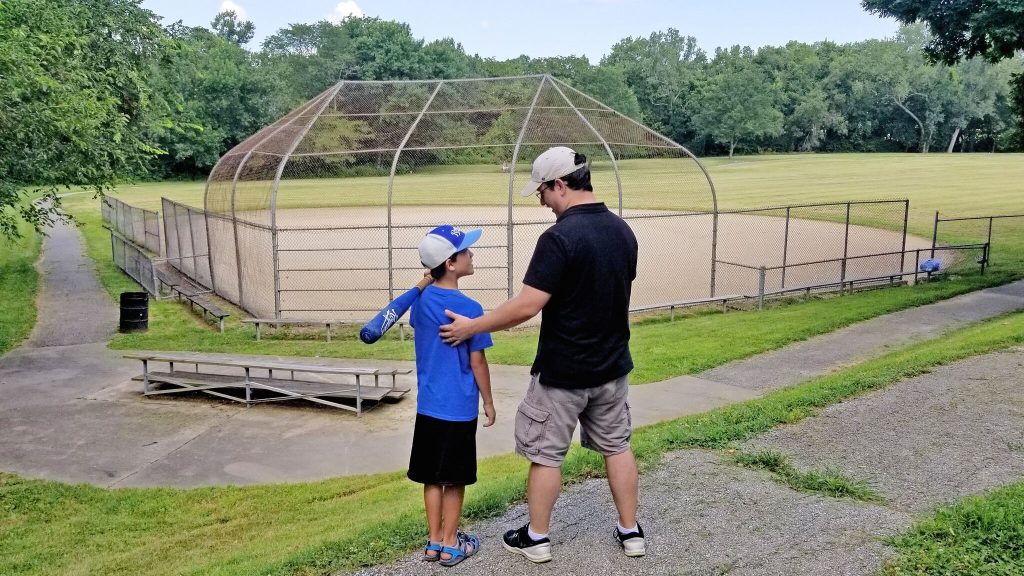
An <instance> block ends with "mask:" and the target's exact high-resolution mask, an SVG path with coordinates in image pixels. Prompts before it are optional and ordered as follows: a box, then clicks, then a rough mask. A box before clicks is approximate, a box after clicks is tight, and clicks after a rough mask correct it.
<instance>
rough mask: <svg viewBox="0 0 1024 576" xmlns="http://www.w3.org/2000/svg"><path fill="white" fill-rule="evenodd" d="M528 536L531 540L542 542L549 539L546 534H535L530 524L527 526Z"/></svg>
mask: <svg viewBox="0 0 1024 576" xmlns="http://www.w3.org/2000/svg"><path fill="white" fill-rule="evenodd" d="M526 534H527V536H529V537H530V540H542V539H544V538H547V537H548V535H547V533H546V532H545V533H544V534H538V533H537V532H534V531H533V526H531V525H529V524H527V525H526Z"/></svg>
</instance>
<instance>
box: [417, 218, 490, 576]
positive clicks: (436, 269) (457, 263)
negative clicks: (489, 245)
mask: <svg viewBox="0 0 1024 576" xmlns="http://www.w3.org/2000/svg"><path fill="white" fill-rule="evenodd" d="M480 234H481V231H480V230H472V231H470V232H462V231H461V230H458V229H456V228H453V227H452V226H448V225H445V226H438V227H437V228H434V229H433V230H431V231H430V232H429V233H427V235H426V236H425V237H424V238H423V240H422V241H420V245H419V253H420V261H421V262H422V264H423V265H424V266H425V267H427V268H428V269H429V270H430V277H431V278H433V281H434V282H433V284H431V285H426V287H425V288H423V294H421V295H420V297H419V300H417V301H416V303H415V304H414V305H413V307H412V313H411V315H410V324H411V325H412V327H413V329H414V330H415V336H414V343H415V348H416V378H417V384H418V393H417V398H416V427H415V430H414V432H413V440H412V455H411V456H410V458H409V474H408V476H409V479H410V480H412V481H414V482H419V483H421V484H423V485H424V486H423V503H424V506H425V507H426V511H427V527H428V529H429V531H430V535H429V539H428V540H427V546H426V548H425V549H424V551H423V559H424V560H426V561H439V562H440V564H441V565H443V566H454V565H456V564H458V563H459V562H461V561H463V560H465V559H466V558H468V557H469V556H472V555H473V554H474V553H476V551H477V550H479V549H480V539H479V538H477V537H476V536H475V535H472V534H465V533H463V532H461V531H459V530H458V527H459V515H460V514H461V513H462V501H463V498H464V496H465V493H466V485H467V484H473V483H475V482H476V424H477V415H478V414H479V410H480V409H479V402H480V397H481V396H482V397H483V401H484V414H485V415H486V416H487V422H486V423H484V426H485V427H486V426H491V425H492V424H494V417H495V412H494V400H493V398H492V397H491V376H490V371H489V369H488V367H487V358H486V356H485V355H484V349H485V348H489V347H491V345H492V342H491V336H490V334H487V333H484V334H479V335H477V336H474V337H473V338H471V339H469V340H467V341H466V342H464V343H462V344H460V345H459V346H454V347H453V346H449V345H448V344H445V343H444V342H443V341H442V340H441V338H440V337H438V331H439V328H440V326H441V324H447V323H448V317H447V316H445V309H448V310H457V311H459V313H460V314H464V315H466V316H469V317H477V316H480V315H482V314H483V307H481V306H480V304H479V303H477V302H475V301H474V300H472V299H470V298H468V297H466V296H465V295H464V294H463V293H462V292H459V278H461V277H463V276H469V275H470V274H472V273H473V253H472V252H471V251H470V250H469V247H470V246H471V245H472V244H473V243H475V242H476V241H477V240H478V239H479V238H480ZM424 280H425V281H426V280H427V279H426V278H425V279H424ZM424 285H425V283H421V286H424Z"/></svg>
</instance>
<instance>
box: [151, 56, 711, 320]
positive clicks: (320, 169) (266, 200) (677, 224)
mask: <svg viewBox="0 0 1024 576" xmlns="http://www.w3.org/2000/svg"><path fill="white" fill-rule="evenodd" d="M555 145H566V146H571V147H573V148H575V149H576V150H577V151H579V152H581V153H583V154H586V155H587V157H588V158H589V160H590V164H591V168H592V171H593V183H594V187H595V191H596V193H597V196H598V198H599V199H600V200H602V201H604V202H606V203H607V204H608V206H609V208H611V209H612V210H614V211H616V212H617V213H619V214H621V215H622V216H623V217H624V218H626V219H627V220H628V221H629V222H630V224H631V225H632V227H633V229H634V231H635V232H636V233H637V237H638V239H639V240H640V242H641V262H640V271H639V277H638V279H637V283H636V285H635V288H634V295H633V303H634V305H638V306H642V305H650V304H654V303H658V302H663V301H671V300H683V299H697V298H701V297H707V296H708V295H709V294H710V292H711V290H712V285H711V282H710V269H711V266H712V257H711V246H712V242H713V239H714V236H715V234H714V228H713V225H714V217H713V213H714V212H715V209H716V203H715V198H714V190H713V188H712V186H711V182H710V179H709V178H708V176H707V174H706V173H705V172H704V170H703V168H702V167H701V166H700V165H699V163H698V162H697V161H696V159H695V158H694V157H693V156H692V155H691V154H690V153H689V152H688V151H686V150H685V149H683V148H682V147H681V146H679V145H678V144H675V143H673V142H672V141H670V140H668V139H667V138H665V137H663V136H660V135H658V134H656V133H654V132H653V131H651V130H649V129H647V128H645V127H644V126H642V125H640V124H638V123H637V122H635V121H633V120H632V119H630V118H627V117H625V116H623V115H621V114H618V113H616V112H614V111H613V110H611V109H610V108H609V107H607V106H605V105H603V104H601V103H599V102H597V101H595V100H593V99H592V98H590V97H588V96H586V95H584V94H582V93H580V92H578V91H577V90H575V89H573V88H571V87H569V86H568V85H566V84H564V83H562V82H561V81H559V80H557V79H554V78H552V77H550V76H546V75H542V76H527V77H514V78H493V79H479V80H443V81H441V80H431V81H413V82H347V81H346V82H341V83H339V84H337V85H335V86H332V87H331V88H329V89H328V90H326V91H324V92H323V93H321V94H320V95H318V96H317V97H316V98H314V99H313V100H311V101H310V102H308V103H307V104H305V105H303V106H302V107H300V108H298V109H296V110H295V111H293V112H292V113H290V114H288V115H287V116H285V117H284V118H282V119H281V120H279V121H277V122H275V123H274V124H272V125H270V126H268V127H266V128H264V129H263V130H261V131H260V132H258V133H257V134H255V135H253V136H252V137H251V138H249V139H247V140H245V141H244V142H242V143H241V144H240V145H239V146H237V147H236V148H234V149H232V150H231V151H230V152H228V153H227V154H226V155H225V156H224V157H223V158H221V160H220V162H219V163H218V164H217V166H216V167H215V168H214V169H213V171H212V172H211V174H210V177H209V180H208V184H207V190H206V198H205V208H206V211H207V213H208V220H207V222H206V226H205V232H204V234H202V235H195V232H194V231H190V232H188V233H187V234H185V235H183V236H181V239H180V240H179V239H178V237H175V239H174V243H175V244H174V245H175V251H176V255H175V256H174V257H175V258H179V261H180V262H181V266H182V267H183V268H187V269H188V270H189V271H192V272H194V273H196V274H200V275H203V276H205V277H208V278H209V279H210V282H211V284H212V287H213V289H214V290H216V292H217V293H218V294H220V295H221V296H223V297H225V298H226V299H228V300H230V301H232V302H235V303H238V304H240V305H241V306H242V307H243V308H245V309H246V310H248V311H249V312H250V313H252V314H253V315H256V316H259V317H281V318H310V319H313V318H320V319H325V318H340V319H346V318H365V317H368V316H369V315H371V314H372V313H374V312H376V311H377V310H379V309H380V308H381V307H383V306H384V305H385V304H386V303H387V302H388V301H389V300H390V299H391V298H392V297H393V296H394V295H396V294H397V292H399V291H401V290H404V289H405V288H406V287H407V286H410V285H411V284H413V283H415V282H416V281H417V279H418V278H419V277H420V276H421V275H422V273H423V269H422V266H421V265H420V263H419V259H418V256H417V252H416V246H417V244H418V242H419V240H420V238H422V236H423V235H424V234H425V233H426V232H427V231H428V230H430V229H431V228H433V227H434V226H436V225H438V224H441V223H450V224H453V225H455V226H458V227H463V228H476V227H479V228H483V230H484V236H483V239H482V240H481V241H480V243H479V244H478V246H476V247H474V253H475V258H474V261H475V264H476V273H475V274H474V275H473V276H471V277H468V278H465V279H464V280H463V282H462V283H460V286H461V287H463V288H464V290H465V291H466V292H468V293H469V294H470V295H471V296H473V297H474V298H476V299H478V300H480V301H481V303H483V305H484V306H485V307H486V308H493V307H495V306H497V305H498V304H500V303H501V302H503V301H504V300H505V299H507V298H508V297H509V296H511V295H512V294H513V293H514V292H515V291H517V290H518V285H519V282H520V280H521V279H522V277H523V274H524V272H525V269H526V265H527V263H528V261H529V258H530V255H531V254H532V251H533V247H534V245H535V244H536V240H537V237H538V236H539V235H540V234H541V233H542V232H543V231H544V230H545V229H546V228H547V227H549V226H550V225H551V224H552V222H553V220H554V216H553V214H551V212H550V210H548V209H546V208H543V207H541V206H539V203H538V202H537V200H536V198H533V197H529V198H522V197H520V196H519V194H518V191H519V189H520V188H521V187H522V186H523V184H524V183H525V182H526V180H528V178H529V172H530V162H532V160H533V158H535V157H536V156H537V155H538V154H540V153H541V152H543V151H544V150H546V149H547V148H549V147H550V146H555ZM165 213H166V208H165ZM165 218H166V215H165ZM173 218H174V222H175V223H176V224H178V223H181V222H191V217H190V216H189V215H187V214H186V215H184V216H182V214H181V209H180V208H179V209H178V214H177V215H176V216H173ZM183 218H184V220H182V219H183ZM207 233H208V236H207ZM186 237H187V238H188V242H189V244H188V245H186V244H184V243H185V239H186ZM196 241H198V243H197V246H196V247H194V248H193V247H192V246H191V243H193V242H196ZM179 242H180V243H181V244H179ZM680 243H682V244H685V245H686V246H687V247H689V248H692V249H688V250H685V251H679V250H676V248H678V246H679V244H680ZM170 244H171V240H170V239H168V245H169V247H168V250H169V251H170V250H171V248H170ZM199 246H202V250H200V247H199ZM186 249H187V250H186ZM186 252H188V254H187V255H186ZM200 254H202V255H200ZM206 254H208V256H205V255H206ZM204 258H205V260H204Z"/></svg>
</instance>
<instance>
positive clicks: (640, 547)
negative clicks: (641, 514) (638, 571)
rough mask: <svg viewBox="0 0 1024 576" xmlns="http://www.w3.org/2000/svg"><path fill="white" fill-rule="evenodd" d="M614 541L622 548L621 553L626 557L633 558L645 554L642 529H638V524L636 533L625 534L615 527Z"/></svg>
mask: <svg viewBox="0 0 1024 576" xmlns="http://www.w3.org/2000/svg"><path fill="white" fill-rule="evenodd" d="M615 540H616V541H618V543H619V545H620V546H622V551H623V553H625V554H626V556H629V557H631V558H635V557H637V556H643V555H644V554H646V553H647V545H646V542H645V541H644V529H643V528H641V527H640V523H639V522H637V524H636V531H630V532H627V533H625V534H623V533H622V532H619V528H618V527H616V528H615Z"/></svg>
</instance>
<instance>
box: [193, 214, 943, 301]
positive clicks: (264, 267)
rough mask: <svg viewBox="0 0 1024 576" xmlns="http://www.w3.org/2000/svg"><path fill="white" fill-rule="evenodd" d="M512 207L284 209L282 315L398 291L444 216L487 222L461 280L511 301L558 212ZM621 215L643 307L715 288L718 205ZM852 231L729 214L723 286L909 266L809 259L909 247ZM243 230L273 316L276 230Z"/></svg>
mask: <svg viewBox="0 0 1024 576" xmlns="http://www.w3.org/2000/svg"><path fill="white" fill-rule="evenodd" d="M512 216H513V221H514V222H515V223H514V224H513V226H512V227H511V230H510V228H509V227H508V225H507V224H506V222H507V219H508V209H507V208H505V207H501V206H462V207H452V206H418V207H415V206H398V207H394V208H393V209H392V222H391V225H392V231H391V234H390V238H389V234H388V230H387V227H386V226H385V224H386V222H387V211H386V209H385V208H384V207H352V208H302V209H288V210H282V209H279V210H278V211H277V226H278V228H279V232H278V249H279V263H278V265H279V268H280V271H281V272H280V273H281V280H280V288H281V309H282V317H285V318H288V317H302V318H339V319H346V318H355V319H359V318H365V317H368V316H369V315H370V314H372V313H373V312H375V311H377V310H379V309H380V308H381V307H382V306H383V305H384V304H386V303H387V301H388V300H389V292H388V287H389V281H390V282H393V284H391V285H393V286H394V288H395V290H396V291H399V290H401V289H404V287H406V286H410V285H412V284H414V283H415V282H416V280H417V279H418V278H419V277H420V275H421V274H422V267H421V265H420V263H419V261H418V256H417V252H416V245H417V243H418V242H419V239H420V238H421V237H422V236H423V234H425V233H426V232H427V231H428V230H429V229H430V228H432V227H433V226H436V225H437V224H440V223H452V224H455V225H457V226H461V227H467V228H468V227H479V228H483V230H484V235H483V238H482V239H481V241H480V242H479V244H478V245H477V246H476V247H475V248H474V253H475V265H476V274H474V275H473V276H471V277H469V278H466V279H464V281H463V283H462V287H463V289H464V290H465V291H467V292H468V293H469V294H470V295H471V296H473V297H474V298H476V299H477V300H479V301H481V303H483V305H484V306H485V308H493V307H495V306H497V305H498V304H500V303H501V302H503V301H505V299H506V298H507V297H508V290H509V288H510V287H511V289H512V290H513V292H515V291H517V290H518V288H519V285H520V282H521V280H522V277H523V274H524V272H525V271H526V267H527V265H528V264H529V259H530V256H531V255H532V253H533V248H534V246H535V245H536V241H537V238H538V236H540V234H541V233H542V232H543V231H544V230H546V229H547V228H548V227H549V226H551V224H553V223H554V215H553V214H552V213H551V211H550V210H548V209H546V208H541V207H536V206H530V207H524V206H514V207H513V212H512ZM623 216H624V217H625V218H626V220H627V221H628V222H629V224H630V226H631V227H632V228H633V230H634V232H635V233H636V235H637V239H638V241H639V243H640V262H639V266H638V273H637V280H636V282H635V283H634V287H633V297H632V305H633V306H634V307H641V306H648V305H654V304H661V303H666V302H678V301H685V300H695V299H701V298H707V297H709V296H710V295H711V291H712V286H711V261H712V256H711V255H712V222H713V217H712V216H711V215H709V214H699V215H691V214H685V213H679V212H668V211H651V210H646V211H635V210H626V211H624V212H623ZM845 231H846V227H845V225H844V223H842V222H838V223H837V222H829V221H821V220H807V219H796V218H793V219H790V220H789V222H788V240H787V225H786V219H785V218H778V217H773V216H762V215H747V214H721V215H720V216H719V234H718V246H717V260H719V264H718V265H717V269H716V279H715V286H714V293H715V294H716V295H724V294H745V295H751V294H756V293H757V291H758V285H759V272H758V270H756V268H757V267H759V266H768V267H771V266H780V265H782V264H784V263H785V264H786V265H787V266H788V267H789V268H788V269H787V270H786V272H785V276H784V277H783V273H782V271H781V270H775V271H768V273H767V274H766V279H765V280H766V282H765V289H766V290H768V291H771V290H778V289H780V288H783V287H787V288H790V287H798V286H805V285H811V284H820V283H825V282H836V281H839V280H840V278H844V277H845V278H846V279H852V278H866V277H873V276H885V275H888V274H892V273H895V272H896V271H898V270H899V269H900V267H901V258H900V256H899V255H892V256H877V257H872V258H864V259H853V260H848V262H847V265H846V269H845V272H844V270H843V266H842V264H841V263H840V262H826V263H820V264H804V263H813V262H818V261H821V260H829V259H839V258H842V257H843V255H844V253H845V254H846V255H847V256H848V257H851V258H852V257H857V256H863V255H867V254H878V253H882V252H897V251H900V250H901V249H902V248H903V236H902V234H901V233H900V232H898V231H892V230H883V229H878V228H870V227H866V226H860V225H851V226H850V229H849V238H848V239H847V237H846V234H845ZM218 236H219V235H218ZM211 239H212V240H215V239H216V237H212V238H211ZM240 240H241V246H242V256H243V257H242V259H241V260H242V281H243V284H244V287H243V288H244V292H245V305H246V306H245V307H246V308H248V309H250V311H253V312H254V313H257V314H259V315H261V316H262V315H269V316H272V315H273V311H274V279H273V261H272V256H271V255H272V238H271V234H270V231H269V230H268V229H259V228H246V229H244V230H240ZM510 243H511V253H510V250H509V245H510ZM211 245H213V248H214V249H216V246H218V245H220V243H218V242H216V241H211ZM389 245H390V246H392V247H393V251H392V254H393V260H392V261H391V263H390V264H391V267H392V268H393V270H394V272H393V280H392V279H390V278H389V272H388V267H389V258H388V254H389V251H388V246H389ZM930 245H931V244H930V241H929V240H926V239H923V238H917V237H912V236H908V237H907V239H906V248H907V249H908V250H914V249H918V248H921V249H923V248H927V247H930ZM233 249H234V246H233V245H231V246H226V247H224V249H222V250H220V251H216V252H215V256H214V262H215V265H216V268H215V273H216V275H217V279H218V288H220V285H221V280H222V279H229V281H230V280H235V279H236V278H237V276H238V273H237V269H236V268H235V267H234V264H235V255H234V250H233ZM249 252H252V254H250V253H249ZM218 256H219V257H218ZM926 256H927V253H925V255H924V256H922V258H924V257H926ZM800 264H804V265H800ZM510 266H511V271H510ZM902 267H903V269H904V270H905V271H912V270H913V269H914V267H915V261H914V256H913V255H910V256H909V257H907V258H905V259H904V260H903V263H902ZM235 285H237V280H235ZM218 291H220V290H218ZM232 291H233V290H230V291H229V292H228V294H230V293H231V292H232Z"/></svg>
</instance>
